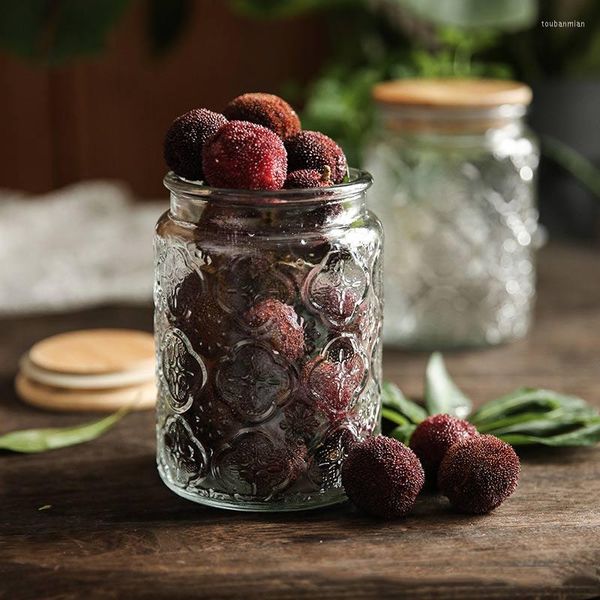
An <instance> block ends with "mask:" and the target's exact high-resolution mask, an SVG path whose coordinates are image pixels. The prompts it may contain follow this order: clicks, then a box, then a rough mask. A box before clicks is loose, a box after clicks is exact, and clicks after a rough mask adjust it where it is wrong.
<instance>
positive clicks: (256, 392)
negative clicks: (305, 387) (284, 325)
mask: <svg viewBox="0 0 600 600" xmlns="http://www.w3.org/2000/svg"><path fill="white" fill-rule="evenodd" d="M215 384H216V388H217V392H218V394H219V397H220V398H222V399H223V400H224V401H225V403H226V404H227V405H228V406H229V407H230V408H231V409H232V410H233V411H234V412H235V413H236V414H237V415H239V417H240V419H241V420H243V421H244V422H248V421H251V422H254V423H258V422H261V421H264V420H265V419H268V418H269V417H270V416H272V415H273V413H274V411H275V409H276V407H277V406H280V405H282V404H283V403H285V401H286V400H287V398H288V397H289V395H290V393H291V391H292V385H293V382H292V376H291V374H290V370H289V369H288V367H287V365H286V364H285V363H284V362H283V361H282V360H281V358H280V357H278V356H277V355H276V354H274V353H273V352H272V351H271V350H269V349H268V348H265V347H263V346H262V345H258V344H253V343H244V344H239V345H238V346H237V347H236V348H235V349H234V350H233V351H232V352H231V354H230V356H229V357H228V358H227V359H226V360H224V361H223V362H222V363H221V364H220V365H219V368H218V371H217V373H216V376H215Z"/></svg>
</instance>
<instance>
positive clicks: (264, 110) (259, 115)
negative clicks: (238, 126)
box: [223, 92, 300, 138]
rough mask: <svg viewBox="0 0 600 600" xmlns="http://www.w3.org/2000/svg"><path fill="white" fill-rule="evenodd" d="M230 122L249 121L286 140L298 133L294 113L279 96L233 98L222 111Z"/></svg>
mask: <svg viewBox="0 0 600 600" xmlns="http://www.w3.org/2000/svg"><path fill="white" fill-rule="evenodd" d="M223 114H224V115H225V116H226V117H227V118H228V119H230V120H232V121H234V120H235V121H249V122H250V123H256V124H257V125H262V126H263V127H267V128H268V129H270V130H271V131H273V132H275V133H276V134H277V135H278V136H279V137H281V138H286V137H289V136H291V135H294V134H296V133H298V132H299V131H300V119H299V118H298V115H297V114H296V111H295V110H294V109H293V108H292V107H291V106H290V105H289V104H288V103H287V102H286V101H285V100H284V99H283V98H280V97H279V96H275V95H273V94H265V93H261V92H253V93H249V94H242V95H241V96H238V97H237V98H234V99H233V100H232V101H231V102H230V103H229V104H228V105H227V106H226V107H225V110H224V111H223Z"/></svg>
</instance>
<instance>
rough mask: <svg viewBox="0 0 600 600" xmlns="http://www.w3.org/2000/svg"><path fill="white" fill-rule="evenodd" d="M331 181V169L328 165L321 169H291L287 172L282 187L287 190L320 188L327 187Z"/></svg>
mask: <svg viewBox="0 0 600 600" xmlns="http://www.w3.org/2000/svg"><path fill="white" fill-rule="evenodd" d="M331 183H332V181H331V169H330V168H329V167H324V168H323V169H321V170H317V169H300V170H298V171H292V172H291V173H289V174H288V176H287V179H286V180H285V184H284V185H283V187H284V188H286V189H288V190H292V189H302V188H320V187H328V186H330V185H331Z"/></svg>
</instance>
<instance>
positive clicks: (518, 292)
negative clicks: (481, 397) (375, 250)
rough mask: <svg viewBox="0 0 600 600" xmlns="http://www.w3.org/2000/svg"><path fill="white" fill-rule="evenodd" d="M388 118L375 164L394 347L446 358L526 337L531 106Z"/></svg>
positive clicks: (530, 272) (388, 114)
mask: <svg viewBox="0 0 600 600" xmlns="http://www.w3.org/2000/svg"><path fill="white" fill-rule="evenodd" d="M380 113H381V114H380V116H381V124H382V127H381V128H380V133H379V135H378V136H377V138H376V139H374V140H373V142H372V143H371V144H370V145H369V147H368V149H367V151H366V161H365V164H366V167H367V168H368V169H369V170H370V171H371V172H372V173H373V176H374V179H375V185H374V186H373V190H372V192H371V202H372V206H373V209H374V210H375V211H376V212H377V214H378V215H379V216H380V218H381V220H382V221H383V222H384V223H385V228H386V248H385V295H386V308H385V326H384V342H385V343H386V344H389V345H392V346H398V347H405V348H418V349H440V348H454V347H468V346H483V345H490V344H497V343H500V342H506V341H510V340H514V339H517V338H520V337H522V336H524V335H525V334H526V332H527V331H528V328H529V325H530V321H531V313H532V306H533V302H534V296H535V266H534V246H535V241H536V239H537V236H538V213H537V209H536V199H535V174H536V168H537V165H538V160H539V151H538V147H537V143H536V141H535V138H534V137H533V136H532V134H531V133H530V132H529V131H528V130H527V129H526V128H525V127H524V125H523V122H522V117H523V115H524V114H525V107H524V106H501V107H495V108H491V109H490V108H487V109H443V110H442V109H427V108H424V107H422V108H417V107H412V108H411V107H381V109H380Z"/></svg>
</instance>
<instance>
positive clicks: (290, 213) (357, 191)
mask: <svg viewBox="0 0 600 600" xmlns="http://www.w3.org/2000/svg"><path fill="white" fill-rule="evenodd" d="M371 181H372V180H371V176H370V175H369V174H368V173H365V172H363V171H358V170H355V169H352V170H351V172H350V177H349V182H348V183H343V184H340V185H335V186H331V187H327V188H317V189H301V190H277V191H259V190H222V189H217V188H210V187H208V186H203V185H201V184H198V183H193V182H189V181H185V180H183V179H181V178H179V177H177V176H175V175H173V174H172V173H169V174H168V175H167V176H166V177H165V179H164V184H165V187H166V188H167V189H168V190H169V191H170V214H171V217H172V218H173V219H175V220H177V221H180V222H182V223H184V224H188V225H194V226H197V227H198V228H203V227H206V228H208V229H211V230H212V231H217V230H219V229H222V230H224V231H236V232H238V233H246V234H249V235H262V234H265V235H274V234H277V232H285V233H286V234H289V233H291V232H306V231H309V230H320V229H329V228H335V227H343V226H350V225H352V224H353V223H354V222H356V221H357V220H358V219H360V218H362V217H363V216H364V215H365V213H366V190H367V189H368V188H369V186H370V185H371Z"/></svg>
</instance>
